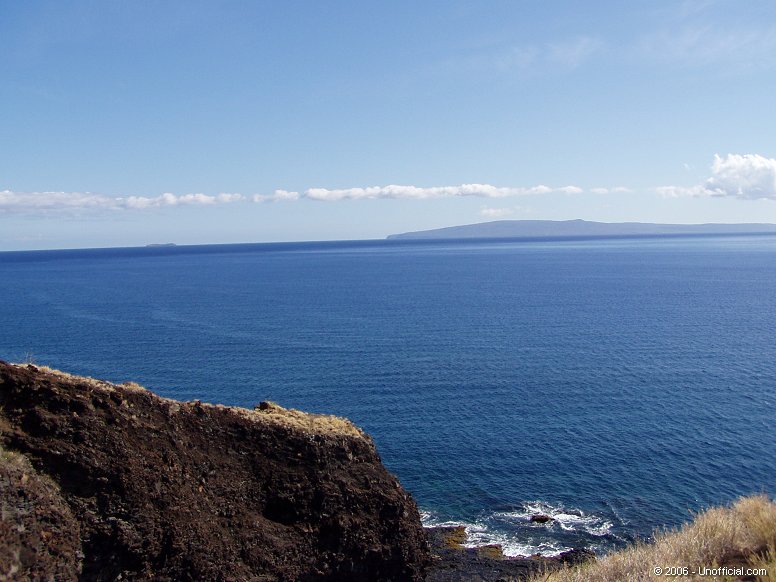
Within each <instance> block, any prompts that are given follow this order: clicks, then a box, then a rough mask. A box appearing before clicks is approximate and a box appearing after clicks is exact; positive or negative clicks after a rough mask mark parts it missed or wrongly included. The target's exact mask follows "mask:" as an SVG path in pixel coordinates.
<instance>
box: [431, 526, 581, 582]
mask: <svg viewBox="0 0 776 582" xmlns="http://www.w3.org/2000/svg"><path fill="white" fill-rule="evenodd" d="M426 535H427V536H428V541H429V546H430V549H431V558H432V562H431V567H430V568H429V572H428V574H427V575H426V582H516V581H520V580H526V579H528V578H530V577H531V576H540V575H541V576H544V575H549V574H550V573H551V572H554V571H556V570H558V569H561V568H564V567H566V566H572V565H576V564H581V563H582V562H586V561H588V560H594V559H595V555H594V554H593V553H592V552H590V551H589V550H569V551H568V552H563V553H562V554H560V555H558V556H555V557H551V558H545V557H542V556H538V555H537V556H531V557H528V558H508V557H506V556H504V554H503V552H502V549H501V546H498V545H487V546H480V547H475V548H467V547H464V546H463V544H464V543H465V542H466V529H465V528H463V527H431V528H427V529H426ZM548 579H551V578H548Z"/></svg>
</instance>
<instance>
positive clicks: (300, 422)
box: [240, 402, 366, 438]
mask: <svg viewBox="0 0 776 582" xmlns="http://www.w3.org/2000/svg"><path fill="white" fill-rule="evenodd" d="M240 410H244V409H240ZM253 414H254V416H256V417H259V418H262V419H266V420H270V421H272V422H274V423H276V424H280V425H282V426H285V427H288V428H291V429H296V430H301V431H303V432H306V433H312V434H346V435H349V436H354V437H359V438H366V435H365V434H364V432H363V431H362V430H361V429H359V428H358V427H357V426H356V425H355V424H353V423H352V422H350V421H349V420H347V419H346V418H340V417H339V416H332V415H329V414H310V413H308V412H302V411H301V410H294V409H293V408H283V407H282V406H279V405H277V404H275V403H274V402H262V403H261V404H260V405H259V406H257V407H256V408H255V409H254V410H253Z"/></svg>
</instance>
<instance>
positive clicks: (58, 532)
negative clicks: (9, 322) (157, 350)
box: [0, 362, 428, 581]
mask: <svg viewBox="0 0 776 582" xmlns="http://www.w3.org/2000/svg"><path fill="white" fill-rule="evenodd" d="M0 444H1V445H2V449H3V450H2V451H0V495H2V497H1V498H0V502H1V503H2V519H1V520H0V533H2V538H0V577H2V576H6V575H10V578H11V579H15V578H18V579H56V580H76V579H80V580H117V579H124V580H126V579H143V580H146V579H153V580H175V581H183V580H338V581H349V580H353V581H356V580H359V581H360V580H364V581H374V580H421V579H422V577H423V571H424V568H425V566H426V564H427V561H428V552H427V548H426V542H425V536H424V533H423V530H422V527H421V524H420V518H419V515H418V511H417V508H416V506H415V503H414V502H413V500H412V499H411V497H410V496H409V495H408V494H407V493H406V492H405V491H404V490H403V489H402V488H401V486H400V485H399V483H398V482H397V480H396V479H395V477H393V476H392V475H391V474H390V473H388V471H387V470H386V469H385V468H384V467H383V465H382V463H381V462H380V459H379V457H378V455H377V452H376V451H375V447H374V444H373V443H372V441H371V439H370V438H369V437H368V436H366V435H365V434H364V433H363V432H361V431H360V430H359V429H357V428H356V427H355V426H353V425H352V424H350V423H349V422H347V421H345V420H342V419H339V418H335V417H330V416H318V415H308V414H303V413H300V412H296V411H287V410H284V409H281V408H279V407H276V406H274V405H271V404H265V405H263V406H262V407H260V409H258V410H255V411H250V410H245V409H238V408H231V407H224V406H214V405H208V404H202V403H199V402H193V403H191V402H189V403H182V402H175V401H172V400H167V399H163V398H160V397H158V396H155V395H154V394H152V393H150V392H148V391H147V390H145V389H143V388H141V387H139V386H137V385H132V384H127V385H114V384H109V383H107V382H101V381H97V380H92V379H88V378H80V377H75V376H70V375H67V374H63V373H61V372H55V371H52V370H47V369H42V368H36V367H34V366H14V365H9V364H5V363H3V362H0Z"/></svg>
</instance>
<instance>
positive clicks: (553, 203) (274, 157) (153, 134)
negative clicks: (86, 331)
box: [0, 0, 776, 250]
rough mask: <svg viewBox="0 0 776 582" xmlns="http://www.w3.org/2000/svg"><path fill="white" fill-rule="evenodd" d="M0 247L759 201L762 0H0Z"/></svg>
mask: <svg viewBox="0 0 776 582" xmlns="http://www.w3.org/2000/svg"><path fill="white" fill-rule="evenodd" d="M0 39H2V40H1V41H0V46H1V47H2V49H0V78H1V79H2V80H3V90H2V92H0V111H2V123H1V124H0V128H1V129H0V131H2V139H0V250H11V249H35V248H68V247H100V246H126V245H144V244H147V243H152V242H167V241H173V242H177V243H180V244H194V243H219V242H261V241H288V240H323V239H352V238H382V237H384V236H386V235H388V234H391V233H395V232H404V231H408V230H418V229H426V228H436V227H442V226H451V225H455V224H468V223H473V222H481V221H486V220H493V219H500V218H506V219H556V220H565V219H574V218H582V219H587V220H601V221H611V222H617V221H644V222H673V223H699V222H776V159H775V158H776V140H775V139H774V138H776V131H775V130H776V115H774V113H773V112H774V105H773V102H774V95H776V3H774V2H772V1H770V0H767V1H746V2H741V1H737V2H732V1H731V2H724V1H719V2H715V1H697V2H677V1H662V2H661V1H655V0H652V1H631V2H620V1H617V2H614V1H613V2H604V1H599V2H588V3H581V2H570V1H568V2H560V1H545V2H538V1H537V2H526V1H508V2H507V1H504V2H497V1H484V2H456V1H454V0H446V1H442V0H438V1H429V2H417V1H406V2H405V1H391V2H376V1H360V2H355V1H353V2H336V1H331V2H320V1H312V0H311V1H301V0H300V1H288V2H248V1H245V2H217V1H211V2H195V1H185V2H183V1H181V2H175V1H167V2H150V1H138V2H123V1H122V2H111V1H109V0H100V1H91V2H85V1H77V0H76V1H72V2H60V1H52V2H37V1H30V2H12V1H0Z"/></svg>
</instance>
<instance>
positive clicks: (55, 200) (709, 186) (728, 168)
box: [0, 154, 776, 216]
mask: <svg viewBox="0 0 776 582" xmlns="http://www.w3.org/2000/svg"><path fill="white" fill-rule="evenodd" d="M710 169H711V176H710V177H709V178H708V179H707V180H705V181H704V182H703V183H701V184H696V185H694V186H689V187H687V186H661V187H658V188H655V189H654V191H655V192H656V193H657V194H659V195H662V196H665V197H680V196H694V197H734V198H739V199H744V200H760V199H771V200H776V159H772V158H766V157H764V156H761V155H758V154H743V155H741V154H728V155H727V156H725V157H724V158H723V157H721V156H719V155H715V156H714V161H713V163H712V165H711V168H710ZM628 192H633V190H631V189H630V188H625V187H622V186H619V187H615V188H602V187H596V188H589V189H587V190H585V189H583V188H580V187H579V186H572V185H569V186H562V187H554V188H553V187H549V186H546V185H544V184H539V185H537V186H532V187H499V186H493V185H491V184H459V185H457V186H430V187H420V186H410V185H396V184H391V185H388V186H369V187H357V188H340V189H329V188H309V189H307V190H304V191H302V192H296V191H291V190H282V189H279V190H275V191H274V192H273V193H272V194H254V195H252V196H247V195H243V194H239V193H231V194H227V193H221V194H215V195H209V194H201V193H198V194H180V195H176V194H171V193H169V192H166V193H164V194H160V195H158V196H153V197H148V196H126V197H111V196H106V195H104V194H93V193H89V192H15V191H12V190H4V191H0V214H40V215H50V214H56V213H76V212H82V211H87V212H95V211H142V210H149V209H159V208H169V207H181V206H215V205H221V204H231V203H236V202H246V201H253V202H255V203H268V202H283V201H297V200H315V201H323V202H338V201H342V200H433V199H442V198H465V197H474V198H487V199H498V198H508V197H515V196H541V195H547V194H566V195H576V194H583V193H588V194H599V195H600V194H617V193H628ZM503 212H504V211H503V210H499V211H496V210H493V209H488V210H485V211H483V215H484V216H495V215H496V214H497V213H503Z"/></svg>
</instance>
